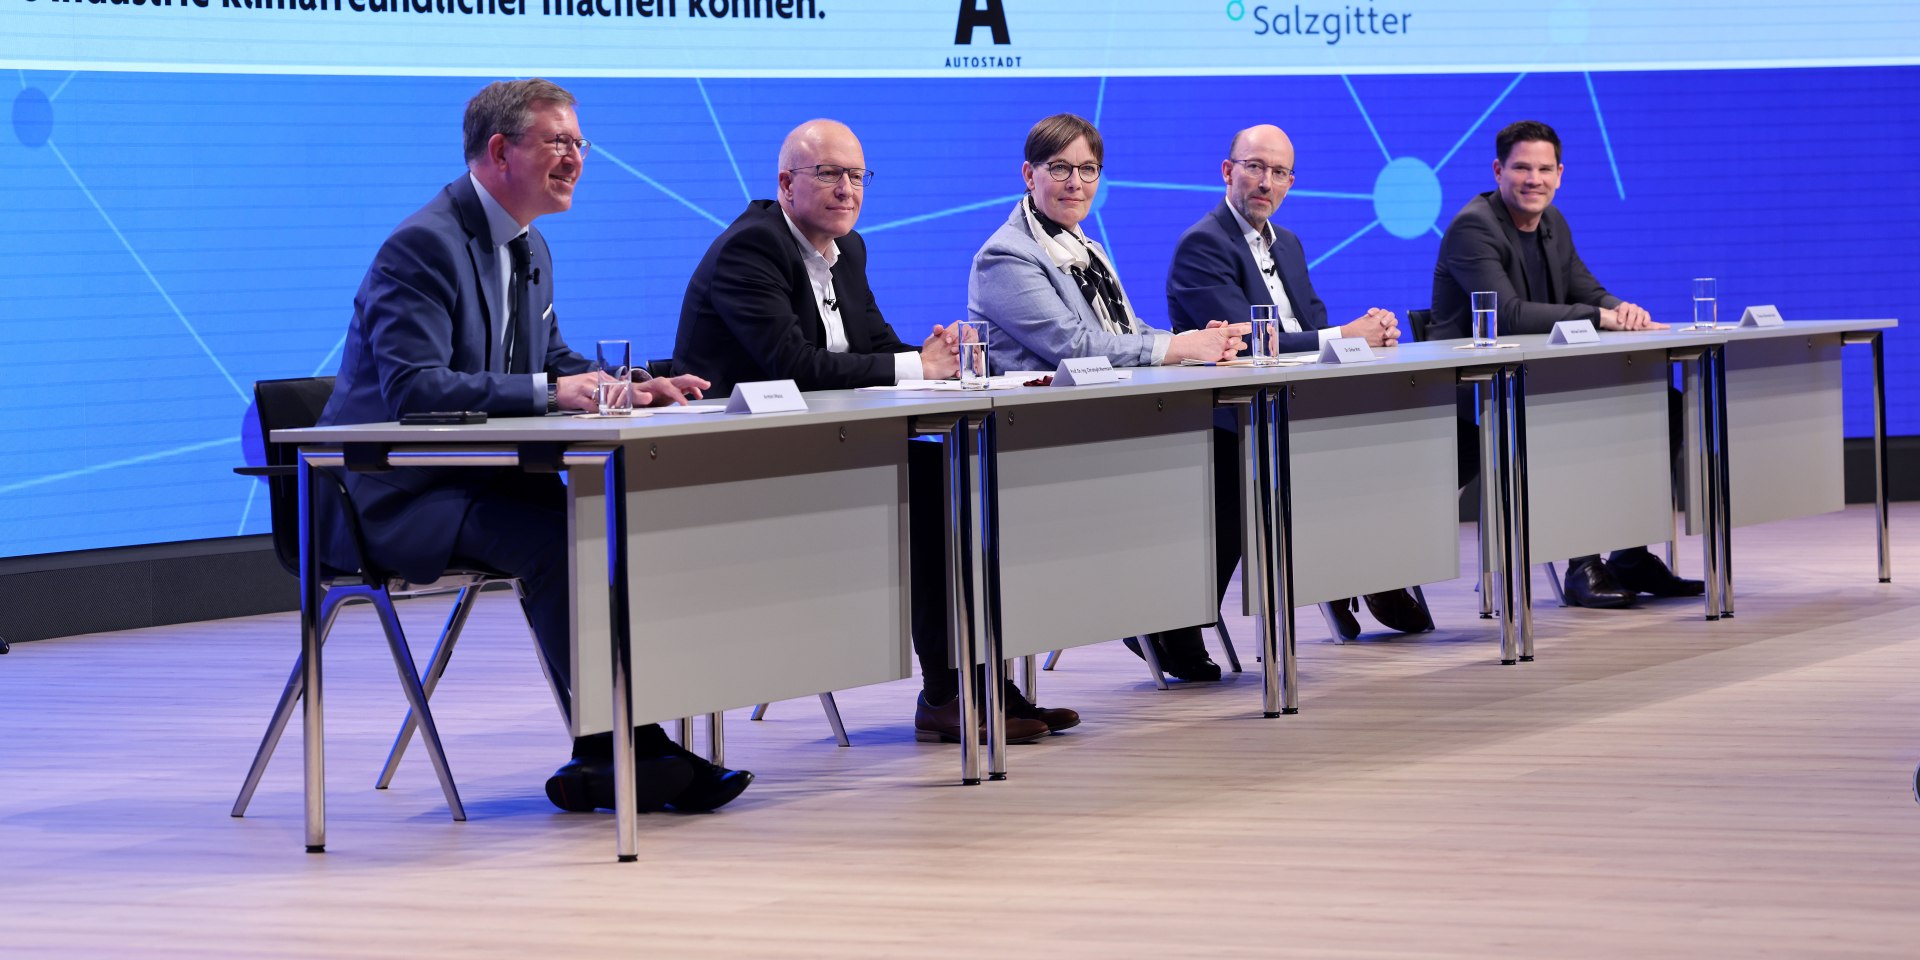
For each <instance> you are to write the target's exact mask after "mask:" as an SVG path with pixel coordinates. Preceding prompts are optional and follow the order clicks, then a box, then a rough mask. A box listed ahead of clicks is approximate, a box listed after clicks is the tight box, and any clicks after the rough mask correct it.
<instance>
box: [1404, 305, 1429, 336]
mask: <svg viewBox="0 0 1920 960" xmlns="http://www.w3.org/2000/svg"><path fill="white" fill-rule="evenodd" d="M1432 324H1433V311H1432V310H1408V311H1407V339H1408V340H1411V341H1412V342H1414V343H1421V342H1423V341H1425V340H1426V339H1427V328H1428V327H1429V326H1431V325H1432Z"/></svg>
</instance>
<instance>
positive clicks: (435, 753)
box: [232, 377, 572, 820]
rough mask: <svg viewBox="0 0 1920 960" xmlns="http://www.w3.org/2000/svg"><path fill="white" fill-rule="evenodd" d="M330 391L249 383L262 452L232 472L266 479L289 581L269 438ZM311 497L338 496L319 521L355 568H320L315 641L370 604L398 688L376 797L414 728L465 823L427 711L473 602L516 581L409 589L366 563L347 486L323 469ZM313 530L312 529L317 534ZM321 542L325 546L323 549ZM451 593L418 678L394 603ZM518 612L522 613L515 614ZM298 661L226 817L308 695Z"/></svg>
mask: <svg viewBox="0 0 1920 960" xmlns="http://www.w3.org/2000/svg"><path fill="white" fill-rule="evenodd" d="M332 393H333V378H332V377H300V378H295V379H288V380H262V381H259V382H258V383H255V384H254V401H255V406H256V408H257V410H258V413H259V422H260V435H261V440H262V441H263V442H264V443H265V447H266V465H265V466H260V467H238V468H235V470H234V472H235V473H238V474H241V475H243V476H255V477H264V478H266V481H267V487H268V502H269V503H270V504H271V507H272V515H273V546H274V553H275V555H276V556H277V557H278V558H279V560H280V565H281V566H282V567H284V568H286V570H287V572H288V573H289V574H292V575H294V576H296V577H297V576H299V573H300V565H299V549H300V527H299V522H300V518H299V511H300V503H299V489H298V486H297V484H298V480H297V477H296V475H295V469H296V462H297V456H298V449H297V447H296V446H295V445H294V444H290V443H275V442H273V440H272V437H273V432H274V431H275V430H288V429H295V428H299V427H310V426H313V425H314V424H315V423H317V422H318V421H319V419H320V412H321V410H322V409H323V408H324V407H325V406H326V403H327V398H328V397H329V396H331V395H332ZM314 486H315V488H316V489H315V492H314V495H315V496H316V497H321V496H322V495H323V494H326V495H328V496H326V497H325V498H324V499H323V501H322V502H325V500H330V499H333V498H334V497H337V502H338V503H339V504H340V505H341V506H342V509H339V510H337V511H335V514H336V515H333V516H328V515H327V512H326V511H325V510H322V511H321V515H322V521H323V522H333V523H344V524H345V525H346V529H347V532H348V533H349V538H348V539H349V541H350V542H351V544H352V545H353V550H354V555H355V558H356V560H357V566H356V567H355V568H354V569H351V570H346V569H339V568H335V567H333V566H331V565H328V564H326V563H324V562H323V563H322V565H321V569H320V579H321V588H322V591H321V598H320V610H319V621H320V642H321V643H325V642H326V639H327V634H328V633H329V632H330V631H331V630H332V627H333V621H334V618H335V617H337V616H338V615H339V613H340V609H341V608H342V607H345V606H347V605H348V604H351V603H356V602H364V603H370V604H372V605H373V607H374V609H375V611H377V612H378V614H379V617H380V626H381V628H382V630H383V631H384V632H385V633H386V636H387V648H388V650H389V652H391V653H392V655H393V665H394V669H395V670H396V671H397V672H398V674H399V678H400V686H401V689H402V690H403V692H405V694H406V698H407V702H408V707H409V709H408V713H407V718H406V720H405V721H404V722H403V723H402V724H401V728H400V733H399V735H398V736H397V737H396V738H395V740H394V744H393V749H392V750H391V751H390V752H389V753H388V755H387V763H386V766H385V767H384V768H383V769H382V771H381V774H380V777H379V779H378V781H377V782H376V783H375V787H376V789H384V788H385V787H386V786H387V785H388V784H389V783H390V782H391V781H392V779H393V774H394V771H395V770H397V769H398V768H399V765H400V758H401V756H402V755H404V754H405V752H406V748H407V744H408V743H410V742H411V741H412V739H413V734H414V731H415V729H416V728H417V729H418V730H419V731H420V736H421V739H422V740H423V741H424V742H425V743H426V749H427V756H428V758H429V759H430V760H431V761H432V763H433V770H434V774H435V775H436V776H437V777H438V778H439V780H440V789H441V792H443V793H444V794H446V798H447V806H448V808H449V809H450V811H451V812H452V814H453V819H455V820H465V819H466V818H467V814H466V808H465V807H464V806H463V805H462V804H461V802H460V793H459V790H458V789H457V788H456V787H455V786H454V782H453V775H452V773H451V772H450V771H449V769H448V767H447V758H446V753H445V751H444V750H442V749H441V744H440V732H439V728H438V727H437V726H436V725H435V724H434V722H433V713H432V711H431V710H430V709H428V706H427V701H428V699H429V698H430V697H432V695H433V689H434V687H435V686H437V685H438V683H439V681H440V677H441V676H442V675H443V674H445V672H446V669H447V662H448V661H449V660H450V659H451V658H452V656H453V647H454V644H455V643H457V642H458V641H459V639H460V631H461V629H462V628H463V627H465V626H466V622H467V618H468V616H469V615H471V614H472V612H473V605H474V603H475V602H476V601H477V600H479V597H480V592H481V591H482V590H484V589H485V588H487V587H489V586H493V585H495V584H505V585H507V586H509V587H511V588H512V589H513V590H514V591H515V592H516V593H518V592H519V591H520V583H519V581H518V580H514V579H512V578H510V577H505V576H502V575H500V574H498V573H496V572H493V571H484V570H459V571H448V573H447V574H446V575H445V576H443V577H441V578H440V579H439V580H436V581H434V582H433V583H430V584H414V583H409V582H407V581H406V580H404V579H403V578H401V577H399V576H397V575H395V574H393V573H392V572H390V571H386V570H383V569H381V568H380V567H379V566H377V565H376V564H375V563H374V562H372V561H370V560H369V558H368V557H367V555H366V549H365V540H364V538H362V536H361V535H360V530H359V522H358V518H357V517H356V516H355V514H354V512H353V510H352V509H351V498H350V497H349V496H348V494H347V490H346V487H345V485H343V484H341V483H340V481H339V478H338V477H337V476H336V475H335V474H333V473H332V472H331V471H328V470H316V471H315V477H314ZM318 534H319V531H316V535H318ZM323 542H324V541H323ZM444 593H453V594H455V595H456V596H455V598H454V603H453V608H452V610H450V611H449V612H448V614H447V621H446V625H445V627H443V628H442V630H441V632H440V640H439V643H438V644H437V645H436V646H435V647H434V651H433V657H432V659H431V661H430V662H429V664H428V667H427V674H426V677H425V678H424V679H422V677H421V676H420V675H419V673H417V672H416V670H415V667H414V660H413V652H412V650H411V649H410V648H409V647H408V646H407V638H406V633H405V631H403V630H402V629H401V626H400V618H399V617H398V616H397V615H396V614H395V613H394V609H393V600H394V598H396V597H398V598H407V597H417V596H427V595H433V594H444ZM523 612H524V611H523ZM539 659H540V666H541V669H542V670H543V671H544V672H545V674H546V677H547V682H548V684H549V685H550V686H551V687H552V688H553V692H554V698H555V700H556V701H557V702H558V704H559V706H560V712H561V715H562V716H563V717H566V716H568V715H569V714H570V712H571V706H572V705H571V702H570V698H569V697H568V695H567V692H566V691H565V690H564V689H563V688H561V686H560V685H559V684H558V683H556V682H555V680H554V672H553V667H552V665H551V664H548V663H547V662H546V659H545V658H544V657H540V658H539ZM303 660H304V657H302V658H297V659H296V660H295V661H294V665H293V674H292V676H290V677H288V678H287V685H286V687H285V688H284V689H283V690H281V692H280V702H279V704H278V705H277V706H276V707H275V708H274V711H273V718H272V719H271V720H270V721H268V723H267V731H266V734H265V736H263V737H261V740H260V747H259V749H258V750H256V751H255V753H254V757H253V765H252V766H251V767H250V768H248V770H247V777H246V780H245V782H244V783H243V784H242V785H241V787H240V795H239V797H237V798H236V799H235V800H234V803H233V810H232V814H233V816H236V817H238V816H243V815H245V814H246V810H247V805H248V804H249V803H250V802H251V801H252V800H253V793H254V790H255V789H257V788H258V787H259V785H260V778H261V776H262V775H263V774H265V773H266V769H267V762H268V761H269V760H271V759H272V758H273V752H274V748H275V747H277V746H278V745H279V743H280V735H281V734H282V733H283V732H285V730H286V727H287V721H288V720H290V719H292V717H293V711H294V708H295V707H296V706H297V705H298V704H299V701H300V698H301V697H302V696H304V695H305V693H306V684H305V678H304V674H303V668H304V666H305V664H304V662H303Z"/></svg>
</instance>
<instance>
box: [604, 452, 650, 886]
mask: <svg viewBox="0 0 1920 960" xmlns="http://www.w3.org/2000/svg"><path fill="white" fill-rule="evenodd" d="M600 460H601V464H602V469H601V476H602V479H603V480H604V482H605V485H606V490H605V493H606V500H607V626H608V628H609V633H610V635H611V639H612V641H613V644H612V647H613V650H612V657H613V829H614V855H615V857H616V858H617V859H618V860H619V862H621V863H632V862H634V861H635V860H638V859H640V856H639V849H638V847H639V844H638V839H637V837H636V836H635V830H636V828H637V827H638V821H639V818H640V816H639V811H638V810H637V809H636V808H635V804H636V800H635V797H634V783H633V775H634V769H633V622H632V620H631V618H630V617H629V616H628V614H627V583H628V581H627V573H628V571H627V469H626V453H625V450H624V448H623V447H618V446H616V447H614V448H613V449H612V450H609V451H606V452H605V453H603V454H601V455H600Z"/></svg>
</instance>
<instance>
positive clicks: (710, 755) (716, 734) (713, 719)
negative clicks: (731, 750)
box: [707, 712, 727, 767]
mask: <svg viewBox="0 0 1920 960" xmlns="http://www.w3.org/2000/svg"><path fill="white" fill-rule="evenodd" d="M726 727H727V715H726V714H724V713H717V712H716V713H709V714H707V762H708V763H711V764H713V765H714V766H716V767H724V766H726V765H727V730H726Z"/></svg>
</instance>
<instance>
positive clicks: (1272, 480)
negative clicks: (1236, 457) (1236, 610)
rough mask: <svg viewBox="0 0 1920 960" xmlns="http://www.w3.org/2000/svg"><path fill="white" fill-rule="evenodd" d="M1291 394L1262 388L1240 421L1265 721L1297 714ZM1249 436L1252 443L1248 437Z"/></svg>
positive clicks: (1286, 389) (1276, 387) (1285, 391)
mask: <svg viewBox="0 0 1920 960" xmlns="http://www.w3.org/2000/svg"><path fill="white" fill-rule="evenodd" d="M1290 400H1291V394H1290V391H1289V390H1288V388H1287V387H1286V386H1284V385H1280V386H1272V387H1264V388H1262V389H1261V390H1259V391H1258V392H1257V393H1256V394H1255V395H1254V398H1253V408H1252V410H1251V411H1250V412H1249V415H1248V418H1247V420H1244V421H1242V423H1243V425H1244V427H1245V429H1243V430H1242V439H1241V450H1242V453H1243V455H1245V454H1251V456H1243V460H1244V461H1245V462H1246V464H1247V469H1246V471H1245V473H1244V476H1243V482H1251V483H1252V485H1253V490H1254V500H1255V505H1256V506H1255V511H1254V514H1255V522H1254V524H1253V527H1254V543H1255V544H1257V546H1258V553H1257V554H1256V555H1254V556H1253V557H1252V559H1253V562H1252V563H1249V564H1248V569H1249V570H1257V573H1258V575H1257V576H1256V577H1255V580H1256V581H1257V583H1258V585H1259V587H1260V590H1259V595H1258V596H1259V602H1258V603H1257V604H1256V605H1255V615H1256V616H1257V618H1258V619H1259V622H1260V650H1261V661H1260V665H1261V669H1260V678H1261V693H1262V697H1261V712H1262V714H1263V715H1265V716H1267V717H1278V716H1282V715H1284V714H1291V713H1299V712H1300V689H1299V685H1300V676H1299V664H1298V662H1297V660H1296V659H1295V653H1294V646H1295V639H1296V638H1295V633H1294V618H1293V555H1292V553H1293V508H1292V507H1293V505H1292V503H1291V501H1290V499H1289V495H1288V493H1289V488H1290V486H1291V484H1290V483H1289V481H1288V474H1289V472H1290V454H1291V451H1290V449H1289V442H1288V434H1287V417H1288V414H1289V401H1290ZM1249 434H1251V437H1249V436H1248V435H1249Z"/></svg>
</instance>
